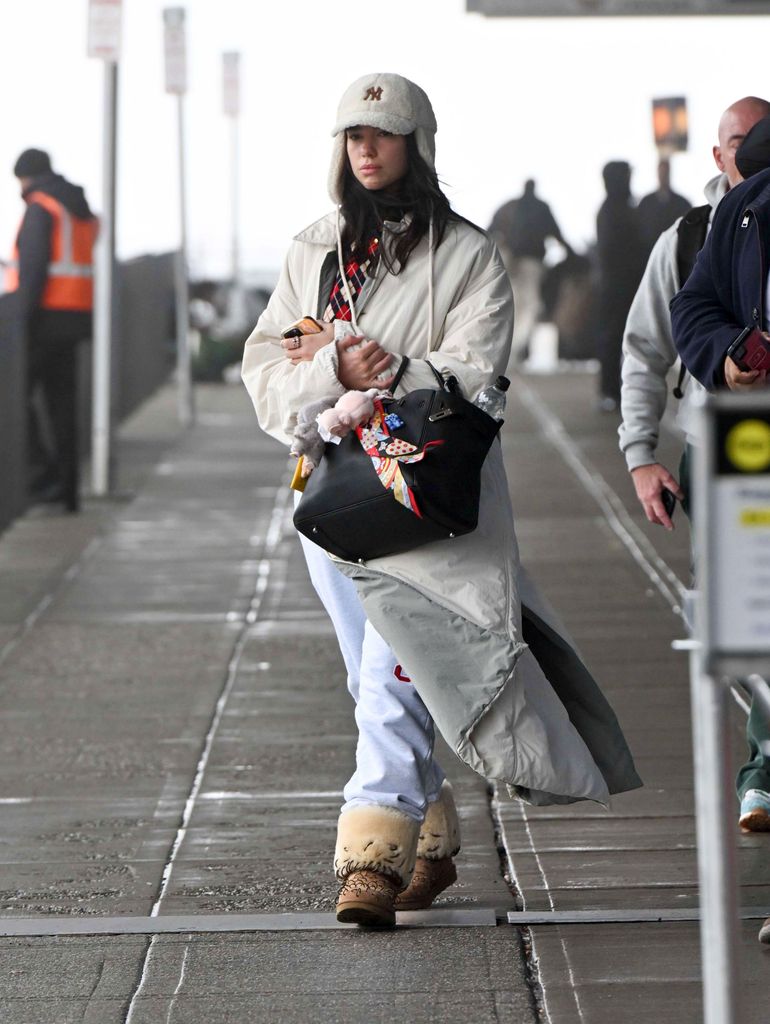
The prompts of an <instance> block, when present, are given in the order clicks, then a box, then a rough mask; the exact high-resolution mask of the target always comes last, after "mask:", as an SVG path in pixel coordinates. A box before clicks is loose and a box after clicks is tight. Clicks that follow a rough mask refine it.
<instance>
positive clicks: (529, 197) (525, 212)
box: [489, 178, 572, 364]
mask: <svg viewBox="0 0 770 1024" xmlns="http://www.w3.org/2000/svg"><path fill="white" fill-rule="evenodd" d="M489 233H490V235H491V236H492V237H493V238H494V240H495V241H496V242H497V244H498V247H499V248H500V252H501V254H502V257H503V260H504V262H505V265H506V269H507V270H508V274H509V276H510V279H511V287H512V288H513V298H514V302H515V306H516V318H515V322H514V325H513V343H512V347H511V362H512V364H515V363H516V362H519V361H520V360H521V358H522V356H523V353H524V350H525V348H526V346H527V345H528V343H529V341H530V338H531V336H532V331H533V329H534V326H535V324H536V323H537V320H538V317H539V315H540V307H541V293H540V289H541V284H542V280H543V260H544V259H545V243H546V241H547V240H548V239H549V238H554V239H556V241H557V242H559V243H560V244H561V245H562V246H563V248H564V249H565V250H566V252H567V253H569V254H571V253H572V249H571V248H570V246H569V245H568V244H567V243H566V242H565V241H564V238H563V236H562V233H561V229H560V228H559V225H558V224H557V223H556V218H555V217H554V215H553V214H552V213H551V208H550V206H549V205H548V203H545V202H543V200H542V199H539V198H538V197H537V196H536V195H535V182H534V181H533V180H532V179H531V178H530V179H529V180H528V181H526V182H525V183H524V192H523V194H522V195H521V196H519V198H518V199H511V200H510V201H509V202H507V203H505V204H504V205H503V206H501V207H500V209H499V210H498V211H497V212H496V213H495V215H494V217H493V218H492V223H491V224H490V225H489Z"/></svg>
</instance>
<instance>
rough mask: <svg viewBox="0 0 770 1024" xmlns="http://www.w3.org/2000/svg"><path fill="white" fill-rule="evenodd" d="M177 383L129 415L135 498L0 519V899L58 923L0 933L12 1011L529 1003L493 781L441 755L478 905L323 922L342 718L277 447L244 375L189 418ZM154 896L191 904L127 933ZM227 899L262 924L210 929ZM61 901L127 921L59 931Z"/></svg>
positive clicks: (440, 1010)
mask: <svg viewBox="0 0 770 1024" xmlns="http://www.w3.org/2000/svg"><path fill="white" fill-rule="evenodd" d="M173 402H174V396H173V395H172V394H171V393H163V394H161V395H160V396H158V398H157V399H156V400H154V401H153V402H152V403H151V404H150V405H149V406H147V407H145V409H144V410H142V412H141V414H140V415H139V416H138V417H136V418H135V420H134V421H132V423H130V424H129V425H128V427H127V430H126V431H124V433H123V436H122V439H121V453H120V464H121V466H126V467H128V468H129V473H128V476H127V477H125V476H124V480H123V481H122V482H121V485H122V486H124V487H130V488H132V489H133V490H134V492H135V497H134V498H133V500H131V501H129V502H119V503H117V504H115V505H110V504H102V505H98V504H95V503H93V502H86V511H85V513H84V515H83V516H81V517H78V518H69V517H64V516H56V515H50V514H47V513H46V512H45V511H37V512H36V513H35V514H33V515H30V516H27V517H26V518H25V519H24V520H22V521H20V522H18V523H17V524H15V526H14V527H13V528H12V529H11V530H10V531H9V532H7V533H6V534H5V535H4V536H3V537H2V539H0V574H2V581H1V582H2V593H3V595H4V598H3V606H2V629H3V633H2V641H3V643H4V645H5V646H4V647H3V648H2V649H0V712H1V713H2V715H3V719H4V725H5V728H4V741H3V744H2V748H1V752H0V758H1V762H0V770H1V771H2V778H3V783H4V784H3V792H2V797H0V802H2V805H3V811H4V823H5V828H4V829H3V836H2V843H1V845H0V858H2V863H3V873H4V882H3V886H2V892H1V893H0V898H1V899H2V915H3V916H4V917H5V918H8V917H12V918H14V919H17V920H18V919H22V918H23V919H28V918H33V917H34V918H40V917H45V918H47V919H53V920H47V921H46V922H45V923H44V924H43V925H42V927H41V926H40V922H37V927H36V929H33V930H36V931H38V932H39V931H45V932H48V933H49V934H42V935H40V934H38V935H36V936H28V937H6V938H5V939H0V948H2V950H3V955H4V958H5V962H6V964H7V965H8V968H7V970H6V975H5V976H6V983H5V984H3V985H0V1015H1V1016H2V1020H3V1021H4V1024H6V1022H7V1024H22V1022H24V1024H33V1022H34V1024H48V1022H54V1021H55V1022H57V1024H59V1022H69V1021H81V1020H85V1021H88V1022H92V1024H97V1022H98V1024H111V1022H113V1021H114V1022H118V1021H124V1020H130V1021H131V1022H133V1024H139V1022H142V1024H144V1022H146V1024H150V1022H153V1024H156V1022H159V1021H171V1020H173V1021H184V1022H185V1024H195V1022H197V1021H211V1020H216V1021H218V1022H219V1021H221V1022H225V1021H226V1022H239V1024H240V1022H247V1021H261V1022H269V1021H279V1020H280V1021H282V1022H292V1021H297V1022H300V1021H309V1020H314V1021H344V1022H348V1021H349V1022H351V1024H352V1022H357V1021H360V1020H363V1019H367V1020H371V1021H383V1022H384V1021H385V1020H389V1019H390V1018H391V1017H392V1013H393V1009H394V1007H395V1008H400V1009H402V1010H403V1011H404V1013H405V1014H406V1015H408V1016H409V1017H416V1016H418V1015H419V1016H420V1018H421V1019H427V1020H435V1021H447V1020H457V1021H460V1020H469V1019H470V1020H474V1021H479V1022H486V1021H489V1022H492V1021H510V1022H514V1021H515V1022H520V1021H528V1020H531V1021H534V1020H535V1019H536V1018H535V1010H534V1001H533V995H532V991H531V989H530V986H529V985H528V983H527V981H526V977H525V974H526V960H525V955H524V951H523V949H522V943H521V939H520V935H519V933H518V932H517V931H516V930H514V929H512V928H510V927H508V926H503V927H496V926H495V921H496V917H497V918H500V919H502V920H504V919H505V914H506V912H507V911H508V910H509V909H513V908H514V907H515V906H516V904H515V901H514V899H513V897H512V896H511V893H510V890H509V888H508V886H507V885H506V883H505V880H504V879H503V877H502V868H501V858H500V854H499V852H498V848H497V842H496V838H495V832H494V820H493V816H492V813H491V808H490V796H489V794H488V792H487V786H486V785H485V783H484V782H483V780H481V779H480V778H478V777H476V776H474V775H473V774H472V773H471V772H469V771H467V770H466V769H464V767H463V766H462V765H461V764H460V763H459V762H458V761H457V760H456V759H455V758H453V757H452V755H450V754H449V752H448V751H447V752H446V753H445V758H444V760H445V761H446V763H447V767H448V768H449V770H450V774H451V776H452V777H453V781H454V782H455V785H456V788H457V796H458V802H459V804H460V809H461V815H462V819H463V827H464V850H463V855H462V861H461V864H460V866H459V867H460V880H459V884H458V885H457V886H456V887H455V888H454V889H453V891H452V896H451V899H447V900H442V901H441V904H443V905H444V906H451V907H452V908H454V909H455V911H457V912H459V915H460V916H459V920H460V921H461V923H462V924H463V925H464V926H463V927H443V928H440V929H439V928H430V927H428V928H426V927H425V926H424V925H425V921H424V920H423V921H421V920H420V918H421V916H422V917H423V918H424V915H414V916H413V917H412V918H411V920H410V924H411V927H404V928H403V929H400V930H399V931H398V932H396V933H395V934H393V935H386V936H383V935H376V934H375V935H372V934H365V933H361V932H359V931H358V930H357V929H355V928H340V927H334V928H333V929H332V930H326V929H327V928H328V927H329V926H330V925H333V924H334V922H333V918H332V916H331V914H330V911H331V910H332V909H333V901H334V895H335V891H336V887H335V884H334V879H333V876H332V871H331V854H332V850H333V843H334V833H335V823H336V818H337V813H338V808H339V804H340V802H341V789H342V785H343V783H344V781H345V779H346V778H347V776H348V774H349V772H350V770H351V766H352V763H353V749H354V724H353V719H352V706H351V703H350V699H349V697H348V696H347V693H346V690H345V687H344V673H343V670H342V665H341V661H340V658H339V655H338V653H337V650H336V644H335V641H334V638H333V635H332V633H331V630H330V627H329V624H328V622H327V619H326V616H325V614H324V613H323V610H322V608H321V607H320V605H319V603H318V601H317V599H316V597H315V595H314V594H313V592H312V591H311V589H310V586H309V583H308V581H307V579H306V573H305V569H304V563H303V562H302V559H301V554H300V550H299V545H298V544H297V542H296V539H295V537H294V535H293V529H292V527H291V522H290V492H289V491H288V488H287V487H286V469H287V465H288V463H287V459H286V454H285V451H284V450H283V448H282V447H281V446H279V445H277V444H274V443H273V442H271V441H270V440H269V439H267V438H265V437H264V436H262V435H261V434H260V433H259V431H258V429H257V425H256V421H255V419H254V416H253V412H252V410H251V407H250V404H249V402H248V399H247V397H246V395H245V392H243V390H242V389H240V388H226V387H219V388H217V387H212V388H201V389H199V403H200V415H199V419H198V424H197V426H196V427H195V428H194V429H193V430H192V431H191V432H190V433H189V434H185V435H181V434H180V433H179V431H178V430H177V428H176V427H175V425H174V421H173ZM480 908H481V909H483V908H487V909H486V913H483V914H481V915H479V914H476V915H475V917H474V915H472V914H469V911H473V910H477V909H480ZM281 912H283V913H284V914H288V915H292V916H290V917H288V918H283V919H281V921H280V922H276V920H275V919H274V918H273V919H271V918H269V917H261V916H259V915H275V914H277V913H281ZM151 914H152V915H154V916H156V917H157V918H158V919H159V920H161V921H162V920H163V919H169V920H170V919H171V917H172V916H174V917H176V916H178V915H198V917H196V924H189V925H188V926H187V927H188V928H189V929H190V930H189V931H187V932H183V933H182V934H179V935H175V934H172V935H167V934H159V935H154V936H153V937H149V936H142V935H131V934H120V933H121V932H124V931H125V930H126V928H127V926H128V925H127V923H126V922H125V920H123V921H122V922H121V920H120V919H121V918H123V919H125V917H126V916H137V915H138V916H144V917H146V916H147V915H151ZM223 914H227V915H229V916H230V918H231V919H232V916H233V915H244V916H243V917H242V918H241V920H242V921H244V922H248V924H247V925H246V924H244V927H249V928H254V929H258V930H254V931H248V932H241V933H234V934H233V933H219V932H216V931H213V930H209V929H210V928H211V926H212V922H214V921H215V917H216V915H220V916H221V915H223ZM308 914H310V915H311V916H310V917H307V915H308ZM245 915H250V917H249V918H247V917H246V916H245ZM254 915H258V916H256V917H255V916H254ZM303 915H304V916H303ZM313 915H315V916H313ZM73 917H77V918H78V922H80V921H81V919H82V918H84V917H93V918H96V917H98V918H99V922H95V925H96V924H99V923H103V921H102V919H103V918H110V921H109V923H108V927H109V928H110V929H114V931H115V934H112V935H94V936H90V937H89V936H87V935H84V936H77V937H75V936H67V935H66V934H61V933H62V931H65V932H66V930H67V926H68V924H69V923H70V919H71V918H73ZM405 919H406V916H405ZM479 920H483V921H484V922H485V925H484V926H478V925H477V926H472V925H473V924H474V923H475V922H478V921H479ZM9 923H10V924H13V922H9ZM402 923H404V922H402ZM279 924H280V927H281V929H282V930H280V931H278V930H277V928H278V926H279ZM321 926H322V928H323V930H321ZM286 929H289V930H286Z"/></svg>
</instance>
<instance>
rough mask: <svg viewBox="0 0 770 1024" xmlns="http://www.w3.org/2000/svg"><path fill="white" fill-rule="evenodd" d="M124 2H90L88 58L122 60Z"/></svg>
mask: <svg viewBox="0 0 770 1024" xmlns="http://www.w3.org/2000/svg"><path fill="white" fill-rule="evenodd" d="M122 10H123V4H122V0H89V4H88V56H89V57H98V58H100V59H101V60H107V61H113V62H117V61H119V60H120V34H121V32H120V30H121V16H122Z"/></svg>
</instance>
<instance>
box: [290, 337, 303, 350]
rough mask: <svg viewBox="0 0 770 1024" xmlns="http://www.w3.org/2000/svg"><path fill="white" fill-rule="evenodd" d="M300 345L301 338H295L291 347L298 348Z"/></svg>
mask: <svg viewBox="0 0 770 1024" xmlns="http://www.w3.org/2000/svg"><path fill="white" fill-rule="evenodd" d="M301 344H302V338H300V337H297V338H295V339H294V343H293V345H292V346H291V347H292V348H299V347H300V346H301Z"/></svg>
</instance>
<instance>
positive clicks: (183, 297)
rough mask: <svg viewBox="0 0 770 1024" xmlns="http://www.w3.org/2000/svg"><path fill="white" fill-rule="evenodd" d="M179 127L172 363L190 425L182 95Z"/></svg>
mask: <svg viewBox="0 0 770 1024" xmlns="http://www.w3.org/2000/svg"><path fill="white" fill-rule="evenodd" d="M177 123H178V128H179V253H178V256H177V261H176V365H177V378H178V393H177V399H178V411H179V421H180V423H182V424H183V425H184V426H190V425H191V424H192V423H193V421H194V419H195V402H194V396H193V387H192V367H191V362H190V286H189V280H188V276H187V197H186V187H185V146H184V138H185V137H184V97H183V96H182V94H181V93H180V94H179V95H178V96H177Z"/></svg>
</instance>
